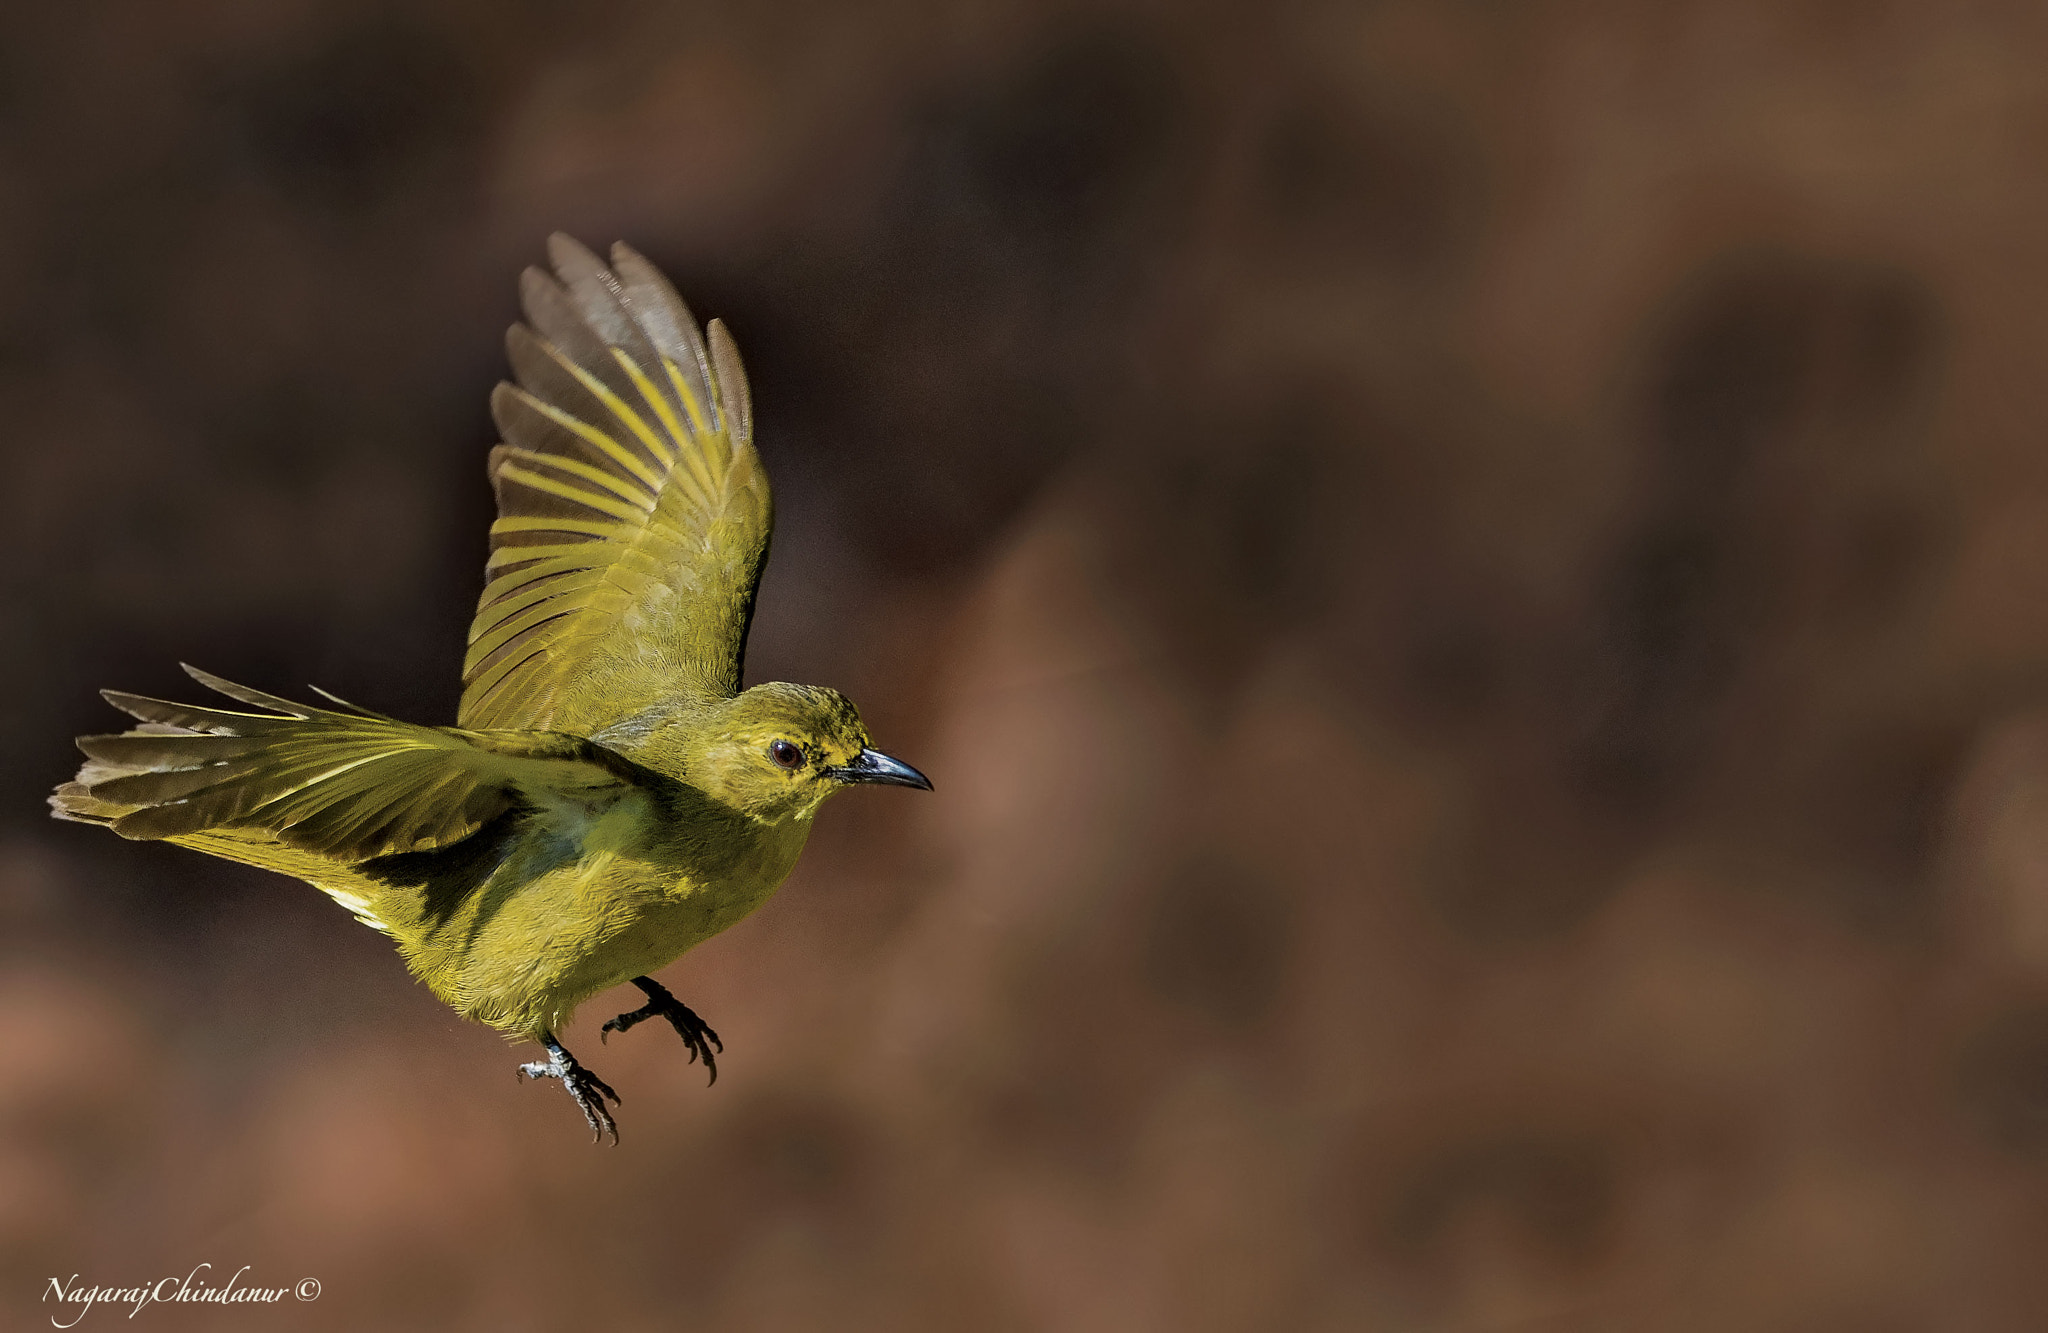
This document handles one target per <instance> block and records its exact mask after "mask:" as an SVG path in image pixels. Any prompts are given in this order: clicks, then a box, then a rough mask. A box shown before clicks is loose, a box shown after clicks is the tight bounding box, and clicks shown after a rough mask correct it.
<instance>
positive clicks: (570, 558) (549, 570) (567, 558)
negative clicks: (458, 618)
mask: <svg viewBox="0 0 2048 1333" xmlns="http://www.w3.org/2000/svg"><path fill="white" fill-rule="evenodd" d="M534 549H536V550H538V549H540V548H538V547H536V548H534ZM585 569H588V570H593V571H595V569H596V564H595V562H594V561H592V560H591V558H590V551H589V549H588V548H587V547H586V548H584V550H583V551H582V552H581V553H579V554H577V555H563V556H556V557H555V558H554V559H552V560H543V561H540V562H538V563H536V564H533V565H531V566H528V567H525V568H522V569H516V570H514V571H512V572H511V573H510V574H501V575H499V576H498V577H497V578H495V579H492V580H491V581H490V582H489V583H487V584H485V585H484V595H483V596H482V597H480V598H478V599H477V614H478V615H479V616H486V615H490V614H492V613H493V612H495V611H496V610H497V609H498V599H499V598H501V597H503V596H505V594H507V593H509V592H511V591H512V590H513V589H515V588H523V587H525V586H526V585H527V584H529V583H542V582H550V581H553V580H556V579H559V578H560V577H561V576H562V575H564V574H573V573H575V572H577V571H578V570H585Z"/></svg>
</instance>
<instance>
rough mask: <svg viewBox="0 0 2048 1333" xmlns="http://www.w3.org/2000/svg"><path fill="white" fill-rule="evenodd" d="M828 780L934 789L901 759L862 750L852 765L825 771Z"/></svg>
mask: <svg viewBox="0 0 2048 1333" xmlns="http://www.w3.org/2000/svg"><path fill="white" fill-rule="evenodd" d="M825 776H826V777H828V778H837V779H839V780H840V781H841V782H885V783H887V784H889V785H890V786H892V787H922V788H923V789H924V790H926V791H930V790H931V789H932V780H931V779H930V778H928V777H926V776H925V775H924V774H922V773H920V772H918V771H917V770H916V769H914V768H912V767H911V766H910V765H908V764H906V763H904V762H903V761H902V760H901V759H891V758H890V757H889V756H888V755H886V754H883V753H882V752H881V751H880V750H862V751H861V752H860V754H859V755H858V756H857V757H856V758H855V759H854V761H853V762H852V763H850V764H846V765H844V766H842V767H840V768H828V769H826V770H825Z"/></svg>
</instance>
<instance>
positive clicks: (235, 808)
mask: <svg viewBox="0 0 2048 1333" xmlns="http://www.w3.org/2000/svg"><path fill="white" fill-rule="evenodd" d="M548 252H549V258H550V260H551V262H552V264H553V268H554V273H553V274H552V275H551V274H548V273H544V272H542V271H540V270H538V269H528V270H527V271H526V273H525V274H524V276H523V278H522V281H521V288H520V291H521V297H522V304H523V307H524V310H525V314H526V321H527V322H526V323H525V324H519V325H514V326H513V327H512V329H511V331H510V333H509V334H508V335H507V339H506V345H507V348H508V350H509V351H510V354H511V360H512V367H513V372H514V374H515V376H516V377H517V379H518V383H517V384H516V385H514V384H500V385H499V386H498V388H497V391H496V392H495V393H493V394H492V396H491V411H492V416H493V417H494V418H495V420H496V421H497V424H498V429H499V432H500V434H501V435H502V436H503V439H504V443H502V444H500V445H499V446H498V447H497V448H496V449H494V450H492V451H491V457H490V467H489V471H490V477H491V481H492V484H493V486H494V487H495V488H496V491H497V497H498V518H497V521H496V522H494V523H493V524H492V525H491V553H490V560H489V563H488V565H487V566H486V574H485V579H486V581H485V587H484V591H483V595H482V596H481V598H479V600H478V603H477V612H476V617H475V620H474V621H473V622H472V624H471V627H470V634H469V651H468V656H467V658H466V660H465V662H464V665H463V693H462V703H461V706H460V709H459V711H458V714H457V722H458V724H459V725H457V726H455V727H429V726H420V725H416V724H413V723H409V722H401V721H399V720H397V719H395V718H390V717H386V716H384V715H382V714H380V713H375V712H372V711H370V710H368V709H363V708H358V707H356V706H355V705H353V704H348V703H345V702H343V701H342V700H340V699H336V698H334V697H333V696H332V695H327V696H326V698H327V699H328V700H329V702H330V703H332V704H334V705H335V707H332V708H327V707H315V706H312V705H308V704H300V703H294V702H292V701H290V700H287V699H283V698H280V697H278V696H276V695H271V694H266V693H263V692H262V691H259V690H253V689H249V688H248V687H246V686H241V685H236V684H233V683H231V682H228V681H225V680H222V679H220V678H219V677H217V676H212V675H209V674H207V673H206V672H203V671H199V670H197V669H196V668H192V667H187V668H186V670H187V671H189V672H190V673H191V674H192V676H193V677H194V679H196V680H197V681H199V682H200V683H201V684H203V685H205V686H207V687H208V688H210V689H212V690H214V691H216V692H218V693H220V694H222V695H224V696H226V697H227V698H229V699H232V700H234V701H235V702H236V703H237V704H240V705H243V707H242V708H238V709H223V708H210V707H200V706H196V705H190V704H179V703H171V702H167V701H164V700H159V699H149V698H144V697H142V696H139V695H132V694H124V693H120V692H118V691H112V690H109V691H106V692H105V693H106V697H107V700H108V702H110V703H112V704H113V705H114V706H115V707H117V708H120V709H122V710H123V711H125V712H127V713H129V714H131V715H132V716H134V717H136V718H138V719H140V721H141V723H142V725H141V726H140V727H139V728H137V729H136V730H133V731H128V732H124V733H121V734H119V735H111V736H86V737H81V738H80V740H79V748H80V749H82V750H84V751H85V754H86V756H87V759H86V763H85V765H84V767H82V768H81V769H80V770H79V773H78V778H77V780H76V781H73V782H68V783H65V784H64V785H63V786H61V787H59V788H58V789H57V791H56V793H55V794H54V795H53V796H52V797H51V802H50V803H51V805H52V807H53V809H54V810H55V813H56V814H57V815H58V816H59V817H60V818H65V819H76V820H82V821H85V822H88V823H96V824H104V825H107V826H109V827H111V828H112V829H113V830H114V831H115V832H117V833H119V834H121V835H122V836H123V837H128V838H155V839H163V840H165V841H169V842H174V843H178V844H180V845H182V846H187V847H192V848H196V849H197V850H199V851H203V852H208V853H211V854H212V855H215V856H221V857H226V858H228V859H230V860H235V861H242V862H246V863H248V864H251V865H256V866H261V867H263V868H265V869H269V870H276V871H281V872H283V873H284V874H288V875H293V876H296V877H298V878H301V879H304V880H307V881H308V882H310V883H312V884H313V885H314V886H315V887H317V888H319V889H321V890H323V891H324V892H326V893H327V894H329V895H330V896H332V897H333V898H335V899H336V900H337V901H339V902H340V903H342V904H343V905H344V906H346V907H347V908H348V909H349V910H350V911H352V912H354V913H355V915H356V916H357V917H358V918H359V919H360V920H362V921H363V922H365V923H366V924H369V925H371V926H374V927H376V928H377V929H379V930H382V931H384V932H385V933H387V934H389V935H390V936H391V937H392V938H393V939H394V940H396V941H397V944H398V948H399V951H400V953H401V954H402V955H403V956H404V958H405V961H406V963H407V965H408V966H409V967H411V968H412V970H413V971H414V972H415V973H416V974H417V975H418V976H419V977H420V978H421V979H422V980H423V981H425V982H426V983H427V985H428V986H430V987H431V988H432V989H433V990H434V992H435V993H436V994H437V995H439V996H440V997H441V998H442V999H443V1000H445V1001H447V1002H448V1003H449V1004H450V1005H451V1006H453V1007H454V1008H455V1009H456V1010H457V1011H458V1012H460V1013H462V1014H463V1015H465V1016H466V1017H470V1018H474V1019H477V1020H479V1021H481V1022H485V1023H489V1024H492V1025H493V1026H496V1027H498V1028H500V1029H502V1030H504V1031H506V1032H508V1033H510V1034H512V1035H514V1036H516V1037H522V1038H528V1039H531V1040H534V1041H537V1042H539V1043H540V1044H541V1045H542V1047H543V1048H544V1049H545V1051H546V1053H547V1058H546V1059H544V1060H539V1061H534V1062H532V1063H529V1064H525V1065H522V1066H521V1067H520V1068H521V1072H522V1073H524V1074H527V1075H529V1076H531V1077H535V1078H542V1077H548V1078H557V1079H560V1080H561V1081H562V1083H563V1086H565V1087H566V1088H567V1089H568V1090H569V1093H570V1095H571V1096H572V1097H573V1098H574V1099H575V1101H576V1105H577V1106H578V1107H579V1108H580V1109H581V1110H582V1112H583V1114H584V1117H585V1119H586V1121H587V1122H588V1123H589V1125H590V1127H591V1130H592V1132H593V1134H596V1135H599V1136H602V1135H603V1134H605V1133H610V1134H611V1136H612V1139H613V1141H614V1142H616V1141H617V1138H618V1131H617V1125H616V1122H615V1120H614V1118H613V1116H612V1115H611V1113H610V1110H609V1109H608V1108H607V1107H606V1105H605V1099H606V1098H610V1099H611V1101H612V1102H614V1103H616V1102H617V1101H618V1095H617V1094H616V1093H614V1092H613V1091H612V1089H611V1088H610V1087H609V1086H608V1085H606V1084H605V1083H604V1082H603V1081H602V1080H600V1079H599V1078H597V1076H596V1075H594V1074H592V1073H591V1072H590V1071H589V1070H588V1069H587V1068H586V1067H585V1066H583V1065H582V1063H581V1062H579V1061H578V1060H577V1059H576V1058H575V1057H574V1056H572V1055H570V1054H569V1052H568V1051H567V1050H566V1049H564V1048H563V1047H562V1045H561V1043H560V1042H559V1041H558V1040H556V1037H555V1034H556V1032H557V1031H559V1030H560V1028H561V1027H562V1026H563V1025H564V1024H566V1023H567V1022H568V1021H569V1017H570V1015H571V1014H573V1013H574V1012H575V1010H576V1007H577V1006H578V1005H579V1004H581V1003H582V1002H583V1001H584V1000H586V999H589V998H590V997H591V996H593V995H595V994H597V993H598V992H599V991H602V990H606V989H608V988H610V987H612V986H616V985H619V984H621V983H624V982H627V981H631V982H633V983H634V984H635V985H637V986H638V987H639V988H640V989H641V990H642V992H644V993H645V995H646V996H647V1003H646V1004H645V1005H643V1006H642V1007H641V1008H639V1009H636V1010H634V1011H632V1012H630V1013H626V1014H621V1015H619V1017H617V1018H615V1019H613V1020H611V1021H610V1022H608V1023H606V1024H605V1031H606V1032H607V1033H609V1032H612V1031H625V1030H627V1029H629V1028H631V1027H633V1026H634V1025H636V1024H638V1023H639V1022H642V1021H644V1020H645V1019H648V1018H656V1017H659V1018H665V1019H667V1020H668V1021H669V1023H670V1024H671V1025H672V1026H673V1027H674V1028H675V1030H676V1032H677V1033H678V1034H679V1035H680V1036H681V1037H682V1038H683V1041H684V1042H685V1044H686V1047H687V1049H688V1050H689V1053H690V1057H691V1059H693V1060H694V1059H697V1058H700V1057H701V1058H702V1059H703V1061H704V1063H705V1065H706V1067H707V1069H709V1070H710V1072H711V1074H712V1077H713V1078H716V1076H717V1067H716V1065H715V1063H714V1062H713V1049H714V1048H716V1049H718V1050H723V1049H724V1047H723V1045H722V1044H721V1043H719V1040H718V1036H717V1034H716V1033H714V1032H713V1031H712V1030H711V1029H710V1027H709V1026H708V1025H706V1024H705V1023H704V1021H703V1020H702V1019H701V1018H699V1017H698V1016H697V1015H696V1013H695V1012H693V1011H692V1010H691V1009H690V1008H689V1007H688V1006H686V1005H684V1004H682V1003H681V1002H679V1001H678V1000H676V998H675V997H674V996H673V995H671V994H670V993H669V992H668V990H667V989H666V988H664V987H663V986H662V985H661V984H660V983H658V982H656V981H654V980H653V979H652V977H651V975H650V974H651V973H653V972H654V971H656V970H657V969H659V968H661V967H662V966H664V965H666V964H667V963H669V962H671V961H673V960H674V959H675V958H677V957H678V956H680V955H681V954H682V953H683V952H685V951H686V950H688V949H689V948H691V947H692V946H694V945H696V944H698V943H700V942H701V941H703V940H705V939H708V938H709V937H710V936H712V935H714V934H716V933H718V932H719V931H721V930H724V929H725V928H726V927H728V926H730V925H732V924H733V923H734V922H736V921H738V920H739V919H740V918H742V917H744V916H745V915H746V914H747V913H749V912H751V911H752V910H753V909H754V908H756V907H758V906H759V905H760V904H761V903H762V902H763V901H765V900H766V899H767V897H768V895H769V894H771V893H773V892H774V891H775V889H776V887H777V886H778V885H780V884H781V882H782V880H783V879H784V877H786V876H787V875H788V873H789V871H790V868H791V867H792V866H793V865H794V864H795V862H796V858H797V855H798V853H799V852H801V851H802V849H803V844H804V841H805V839H806V837H807V836H808V835H809V832H810V826H811V820H812V817H813V816H814V815H815V814H816V812H817V809H818V806H819V805H820V804H821V803H822V802H823V801H824V800H825V798H826V797H828V796H830V795H832V794H833V793H834V792H836V791H838V790H840V789H841V788H843V787H844V786H846V785H847V784H849V783H856V782H878V783H892V784H897V785H902V786H913V787H922V788H925V789H927V790H929V789H930V786H931V784H930V783H929V782H928V781H926V779H925V778H924V776H923V775H922V774H920V773H919V772H917V770H915V769H913V768H911V767H910V766H909V765H907V764H904V763H902V762H900V761H899V760H895V759H892V758H890V757H889V756H887V755H884V754H881V753H879V752H878V751H876V750H875V749H873V748H872V747H871V746H870V744H869V742H868V735H867V731H866V729H865V728H864V727H863V726H862V724H861V720H860V714H859V712H858V711H857V710H856V709H855V708H854V706H853V705H852V703H851V702H849V701H848V700H847V699H846V698H845V697H844V696H842V695H840V694H838V693H837V692H836V691H833V690H829V689H824V688H822V687H818V686H809V685H791V684H786V683H781V682H775V683H769V684H763V685H756V686H754V687H753V688H751V689H746V690H742V689H741V688H740V685H741V666H742V662H743V658H744V655H745V651H746V639H747V628H748V625H749V623H750V622H751V621H752V619H753V609H754V592H755V588H756V587H757V585H758V584H759V582H760V577H761V569H762V566H763V564H764V563H765V562H766V560H767V556H768V537H769V531H770V528H771V526H772V524H773V506H772V503H771V501H770V498H769V490H768V477H767V473H766V472H765V471H764V470H763V469H762V466H761V460H760V455H759V454H757V453H756V452H755V449H754V439H753V436H754V429H753V409H752V403H751V401H750V399H749V397H748V390H747V381H746V374H745V371H744V370H743V369H742V368H741V365H740V358H739V351H738V349H737V348H736V347H735V346H734V345H733V341H732V338H731V336H730V335H729V334H727V332H726V331H725V327H724V326H723V325H722V324H720V323H719V322H718V321H717V320H713V321H712V322H711V325H710V328H709V330H708V332H707V333H703V334H700V333H699V331H698V327H697V322H696V320H695V319H694V318H693V317H692V316H691V314H690V312H689V310H688V308H687V307H685V306H684V304H683V302H682V300H681V298H679V297H678V296H677V295H676V293H675V291H674V289H673V288H671V287H670V286H669V284H668V281H667V279H665V278H664V277H662V275H661V274H660V273H659V272H658V271H656V269H655V268H654V267H653V266H652V265H651V264H649V263H648V262H647V261H646V260H645V259H643V258H641V257H640V256H639V255H638V254H636V253H634V252H633V251H632V250H631V249H629V248H627V247H626V246H624V245H619V246H615V247H613V250H612V262H611V265H610V267H609V268H607V267H606V266H605V265H604V263H603V262H602V261H600V260H599V259H598V258H597V257H596V256H595V255H593V254H591V253H590V251H588V250H586V249H584V248H583V247H582V246H580V245H578V244H577V243H576V242H574V241H572V240H570V239H569V238H568V237H566V236H559V235H558V236H555V237H553V238H552V239H551V240H550V242H549V245H548ZM322 693H323V694H325V692H324V691H322ZM251 710H253V711H251Z"/></svg>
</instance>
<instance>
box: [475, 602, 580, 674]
mask: <svg viewBox="0 0 2048 1333" xmlns="http://www.w3.org/2000/svg"><path fill="white" fill-rule="evenodd" d="M551 600H552V599H551ZM574 609H575V607H574V606H550V605H548V603H547V602H542V603H541V604H540V605H538V606H531V607H528V608H527V609H526V610H524V611H522V612H520V613H519V614H518V615H515V616H508V617H506V618H505V619H504V620H503V621H501V622H499V623H498V625H497V626H496V627H495V628H493V629H492V630H491V631H490V632H489V633H488V634H485V635H483V636H482V637H480V638H478V639H477V640H476V641H475V642H474V643H472V644H470V645H469V654H468V656H467V658H466V660H465V661H464V662H463V670H465V671H467V670H469V669H471V668H473V667H474V666H475V665H476V664H477V663H479V662H481V661H483V660H484V659H485V658H487V657H489V656H490V655H491V654H492V653H494V652H496V651H497V650H498V649H500V648H502V647H504V646H505V645H506V644H507V643H510V642H511V641H512V640H513V639H516V638H518V637H519V635H520V634H521V633H523V632H524V631H526V630H529V629H532V628H533V627H534V626H535V625H538V624H540V623H541V622H542V621H546V620H553V619H554V618H555V617H556V616H560V615H566V614H568V613H569V612H570V611H572V610H574Z"/></svg>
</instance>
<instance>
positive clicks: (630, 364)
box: [611, 347, 702, 453]
mask: <svg viewBox="0 0 2048 1333" xmlns="http://www.w3.org/2000/svg"><path fill="white" fill-rule="evenodd" d="M611 353H612V360H614V361H616V362H618V363H619V369H621V370H623V371H625V372H626V378H627V379H630V380H632V381H633V387H634V388H636V389H638V390H639V391H640V396H641V397H642V398H644V399H646V400H647V405H648V406H649V407H651V408H653V409H654V415H655V416H657V417H660V418H661V428H662V429H663V430H665V431H667V432H668V437H669V438H670V439H671V440H677V441H681V440H687V439H689V438H690V437H689V435H688V434H687V433H685V432H684V430H683V423H682V422H680V421H678V420H676V414H675V413H674V412H673V411H671V410H670V409H669V405H668V399H666V398H664V397H663V396H662V393H661V390H659V389H657V388H655V387H654V381H653V380H651V379H648V378H647V372H646V371H644V370H642V369H640V363H639V362H638V361H635V360H634V359H633V358H632V357H630V356H628V355H626V349H625V348H623V347H614V348H612V349H611ZM699 433H700V434H701V433H702V432H699ZM685 452H686V453H687V452H689V451H685Z"/></svg>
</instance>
